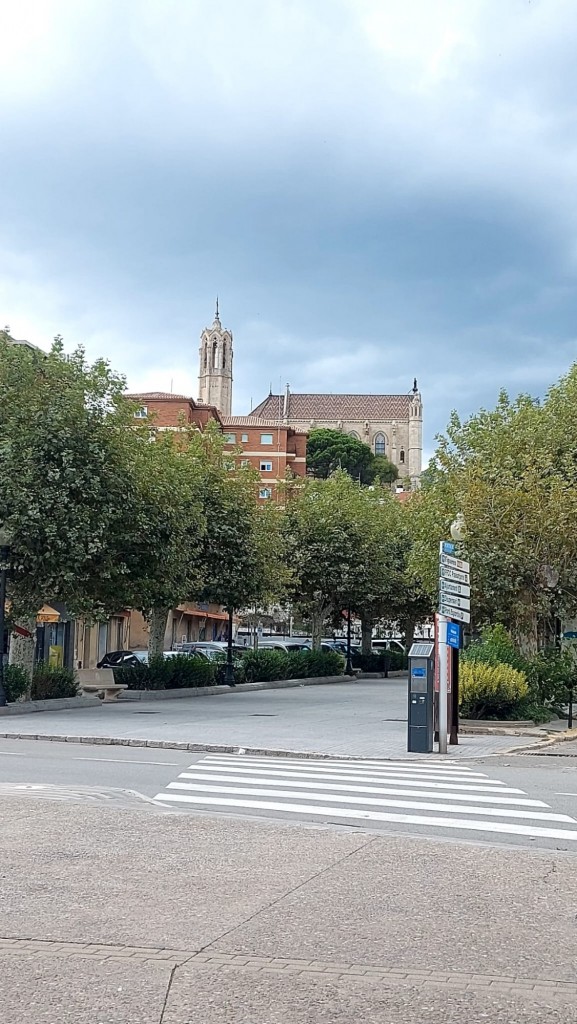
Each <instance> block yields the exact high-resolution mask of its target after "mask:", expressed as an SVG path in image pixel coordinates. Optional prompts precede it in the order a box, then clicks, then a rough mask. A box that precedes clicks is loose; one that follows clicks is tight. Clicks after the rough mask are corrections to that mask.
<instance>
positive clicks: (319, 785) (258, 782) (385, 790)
mask: <svg viewBox="0 0 577 1024" xmlns="http://www.w3.org/2000/svg"><path fill="white" fill-rule="evenodd" d="M178 777H179V779H195V780H196V779H202V780H203V781H207V782H240V783H241V784H242V785H244V786H249V785H250V786H277V787H278V786H287V787H291V786H298V788H299V789H311V790H326V789H328V790H330V791H331V792H333V790H338V791H343V792H346V793H373V794H376V795H379V794H384V795H385V796H421V797H429V798H430V799H434V798H435V796H436V794H435V793H430V792H427V791H426V790H423V789H397V788H395V786H394V783H393V784H391V785H390V786H388V785H387V786H356V785H355V786H351V785H347V784H346V783H339V782H333V781H332V780H331V781H330V782H317V780H316V779H315V781H314V782H306V781H302V780H301V779H300V778H299V779H298V780H296V779H261V778H258V779H254V778H251V776H248V778H247V777H245V776H243V775H223V776H219V775H218V774H215V773H214V772H209V771H206V772H194V773H192V772H181V773H180V775H179V776H178ZM415 785H418V783H415ZM499 792H501V790H499ZM519 792H522V790H519ZM319 796H323V793H322V792H319ZM438 796H439V797H440V798H442V799H443V800H468V801H470V802H472V803H487V804H512V805H514V806H516V807H517V806H523V807H548V806H549V804H546V803H544V802H543V800H528V799H520V798H519V797H511V796H493V795H491V796H485V795H483V794H480V793H446V792H443V793H439V794H438Z"/></svg>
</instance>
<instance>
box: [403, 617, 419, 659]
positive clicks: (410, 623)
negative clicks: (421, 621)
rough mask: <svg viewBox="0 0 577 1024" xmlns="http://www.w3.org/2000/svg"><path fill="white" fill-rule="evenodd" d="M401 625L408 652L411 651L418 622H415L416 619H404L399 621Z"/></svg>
mask: <svg viewBox="0 0 577 1024" xmlns="http://www.w3.org/2000/svg"><path fill="white" fill-rule="evenodd" d="M399 625H400V627H401V631H402V633H403V636H404V638H405V647H406V648H407V654H408V653H409V651H410V650H411V647H412V644H413V640H414V639H415V627H416V625H417V623H416V622H415V620H414V619H403V621H402V622H401V623H399Z"/></svg>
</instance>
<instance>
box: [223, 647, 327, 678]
mask: <svg viewBox="0 0 577 1024" xmlns="http://www.w3.org/2000/svg"><path fill="white" fill-rule="evenodd" d="M344 667H345V659H344V658H343V656H342V655H341V654H339V653H338V652H337V651H291V652H288V651H274V650H273V651H266V650H261V651H247V653H246V654H245V655H244V657H243V659H242V661H241V662H240V663H239V666H238V681H239V682H245V683H265V682H266V683H268V682H272V681H273V680H275V679H310V678H314V677H319V676H340V675H342V674H343V671H344Z"/></svg>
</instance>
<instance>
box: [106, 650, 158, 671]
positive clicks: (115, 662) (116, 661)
mask: <svg viewBox="0 0 577 1024" xmlns="http://www.w3.org/2000/svg"><path fill="white" fill-rule="evenodd" d="M142 664H144V665H146V664H148V651H108V653H107V654H105V655H104V657H103V658H101V659H100V661H99V662H98V663H97V665H96V668H120V667H121V666H122V668H130V667H131V666H134V665H142Z"/></svg>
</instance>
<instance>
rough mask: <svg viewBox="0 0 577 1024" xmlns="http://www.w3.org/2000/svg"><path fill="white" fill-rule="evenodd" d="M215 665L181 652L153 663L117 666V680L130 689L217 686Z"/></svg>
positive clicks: (178, 688) (115, 676)
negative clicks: (173, 656) (215, 684)
mask: <svg viewBox="0 0 577 1024" xmlns="http://www.w3.org/2000/svg"><path fill="white" fill-rule="evenodd" d="M215 674H216V673H215V665H214V664H213V663H212V662H210V661H205V660H204V658H191V657H189V655H187V654H179V655H177V656H176V657H175V658H162V657H161V658H153V659H152V661H151V662H150V664H149V665H144V664H140V665H134V666H126V667H124V668H116V669H114V681H115V682H116V683H124V684H125V685H126V686H128V689H129V690H180V689H184V688H186V687H194V686H214V683H215Z"/></svg>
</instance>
